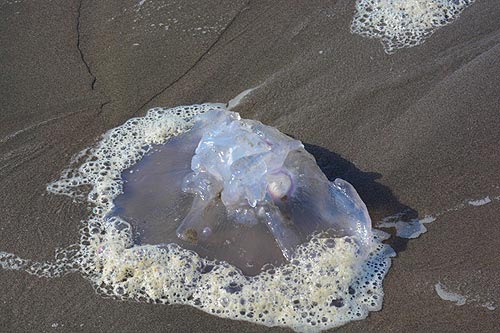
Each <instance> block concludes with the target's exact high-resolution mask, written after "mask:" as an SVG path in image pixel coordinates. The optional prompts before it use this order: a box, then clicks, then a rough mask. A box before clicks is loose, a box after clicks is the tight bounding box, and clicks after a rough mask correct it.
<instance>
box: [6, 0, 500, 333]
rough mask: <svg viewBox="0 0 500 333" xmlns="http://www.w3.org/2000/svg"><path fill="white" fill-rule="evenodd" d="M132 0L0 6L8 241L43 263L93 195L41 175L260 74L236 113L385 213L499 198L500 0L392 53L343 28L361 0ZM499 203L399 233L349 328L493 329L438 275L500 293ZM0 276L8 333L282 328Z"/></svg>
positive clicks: (476, 290)
mask: <svg viewBox="0 0 500 333" xmlns="http://www.w3.org/2000/svg"><path fill="white" fill-rule="evenodd" d="M137 3H138V1H118V0H109V1H106V2H100V1H96V2H88V1H81V2H78V1H62V0H59V1H50V2H49V1H28V0H25V1H19V2H16V3H14V2H13V1H3V2H1V3H0V17H1V20H0V27H1V28H0V31H1V33H0V45H2V47H1V48H0V73H1V77H2V80H0V91H1V93H0V96H1V100H2V112H1V113H0V187H1V188H2V191H1V192H0V212H1V213H2V214H1V217H0V250H1V251H6V252H11V253H15V254H17V255H19V256H21V257H23V258H29V259H34V260H40V261H42V260H50V259H52V258H53V255H54V250H55V248H58V247H65V246H68V245H70V244H72V243H75V242H77V241H78V228H79V221H80V220H82V219H85V217H86V216H87V212H86V208H85V207H84V206H83V205H82V204H76V203H73V202H72V200H71V199H69V198H65V197H58V196H54V195H51V194H48V193H46V190H45V188H46V184H47V183H48V182H50V181H52V180H54V179H56V178H57V177H58V175H59V173H60V172H61V171H62V170H63V169H64V168H65V167H66V166H67V165H68V164H69V159H70V158H71V156H72V155H73V154H75V153H77V152H79V151H80V150H82V149H83V148H85V147H88V146H90V145H92V144H93V143H95V142H96V140H97V139H98V138H99V136H100V135H101V134H102V133H104V132H105V131H106V130H108V129H110V128H113V127H116V126H118V125H120V124H121V123H123V122H124V121H125V120H127V119H128V118H130V117H132V116H140V115H144V114H145V112H146V111H147V109H148V108H149V107H153V106H175V105H181V104H193V103H200V102H205V101H210V102H225V101H228V100H230V99H231V98H233V97H234V96H236V95H238V94H239V93H240V92H242V91H244V90H246V89H249V88H251V87H255V86H258V85H261V87H260V88H259V89H256V90H255V91H253V92H252V94H251V95H250V96H249V97H248V98H247V99H246V100H244V101H243V102H242V104H241V105H239V106H238V107H237V111H239V112H240V113H241V115H242V116H243V117H245V118H253V119H258V120H260V121H262V122H264V123H266V124H268V125H273V126H276V127H278V128H279V129H280V130H281V131H282V132H285V133H287V134H289V135H292V136H293V137H295V138H297V139H300V140H301V141H303V142H305V143H307V144H308V147H309V149H311V150H312V151H313V153H314V155H315V156H316V158H317V159H318V160H319V162H320V165H322V167H323V168H324V169H325V171H326V173H327V174H328V176H329V177H331V178H334V177H336V176H340V177H344V178H345V179H346V180H348V181H350V182H352V183H353V185H355V187H356V188H357V189H358V190H359V192H360V195H361V197H362V198H363V199H364V200H365V202H366V203H367V206H368V207H369V210H370V214H371V215H372V218H373V220H374V222H376V221H379V220H380V219H381V218H383V217H384V216H387V215H391V214H394V213H397V212H400V211H401V210H402V209H407V210H408V211H410V212H411V214H412V215H414V216H417V215H418V216H420V217H424V216H425V215H436V214H439V213H441V212H443V211H446V210H448V209H450V208H453V207H455V206H456V205H458V204H460V203H462V202H464V201H467V200H470V199H478V198H483V197H486V196H490V197H495V196H500V187H499V186H500V173H499V172H498V170H499V167H498V166H499V165H500V149H499V148H500V131H499V130H498V129H499V128H500V79H499V78H500V46H499V43H500V32H499V31H500V30H499V29H500V21H499V20H498V17H499V15H500V3H499V2H498V1H495V0H483V1H481V0H478V1H477V3H475V4H474V5H472V6H471V7H470V8H468V9H466V10H465V11H464V12H463V13H462V15H461V17H460V18H459V19H458V20H457V21H456V22H454V23H453V24H451V25H449V26H447V27H445V28H442V29H440V30H438V31H437V32H436V33H435V34H434V35H433V36H432V37H431V38H430V39H429V40H427V42H426V43H424V44H423V45H421V46H418V47H415V48H411V49H403V50H400V51H398V52H396V53H395V54H393V55H390V56H389V55H387V54H385V53H384V52H383V48H382V46H381V45H380V43H379V41H377V40H369V39H365V38H362V37H360V36H357V35H352V34H351V33H350V32H349V26H350V20H351V19H352V16H353V15H354V11H355V8H354V1H338V2H331V3H325V2H324V1H303V2H299V1H290V0H286V1H285V0H283V1H272V2H271V1H236V0H233V1H225V2H224V3H222V4H221V3H220V2H218V1H213V0H207V1H204V2H202V3H201V4H200V1H195V0H184V1H169V2H168V3H167V2H163V1H158V3H166V4H167V5H166V7H163V8H161V9H160V10H158V9H157V8H158V7H159V6H160V5H159V4H155V5H152V4H151V3H149V2H148V3H146V4H144V5H143V6H142V7H140V8H139V7H134V6H135V5H136V4H137ZM179 6H181V7H182V8H181V9H179ZM159 23H162V24H163V25H160V24H159ZM153 24H154V26H152V25H153ZM166 26H168V30H167V28H165V27H166ZM198 28H201V29H198ZM203 31H205V33H203ZM135 44H137V45H135ZM499 212H500V201H495V200H494V201H493V202H492V203H490V204H487V205H484V206H479V207H473V206H470V205H466V206H465V208H463V209H460V210H457V211H452V212H449V213H445V214H442V215H440V216H439V217H438V219H437V220H436V221H435V222H433V223H431V224H427V225H426V227H427V229H428V232H427V233H426V234H423V235H422V236H420V238H418V239H415V240H410V241H407V240H402V239H393V240H392V242H393V244H394V247H395V248H396V249H397V251H398V256H397V258H395V259H394V260H393V266H392V268H391V269H390V271H389V274H388V276H387V277H386V279H385V281H384V287H385V288H384V290H385V292H386V296H385V299H384V307H383V309H382V310H381V311H379V312H374V313H371V314H370V316H369V317H368V318H367V319H365V320H362V321H359V322H353V323H350V324H348V325H346V326H343V327H341V328H340V329H338V331H340V332H359V331H370V332H382V331H383V332H399V331H403V330H405V331H412V332H413V331H422V332H454V331H462V332H478V331H482V332H494V331H496V330H495V328H498V326H499V325H500V320H499V319H498V318H499V316H498V311H499V310H498V309H497V310H494V311H490V310H488V309H486V308H485V307H482V306H480V304H479V303H481V302H480V301H478V302H471V303H468V304H465V305H463V306H457V305H455V304H453V303H451V302H448V301H444V300H442V299H441V298H439V297H438V295H437V294H436V292H435V290H434V286H435V284H436V283H438V282H442V283H443V284H444V285H446V286H448V287H449V288H451V289H453V288H455V290H458V289H460V288H462V289H461V290H463V292H464V293H466V294H467V295H476V297H477V298H478V299H484V300H496V302H497V303H498V302H499V300H500V288H499V287H498V281H500V269H499V267H500V260H499V258H498V248H500V237H499V235H500V232H499V227H498V215H499ZM0 289H1V290H2V292H1V293H0V330H1V331H47V332H49V331H88V332H90V331H92V332H96V331H193V332H202V331H221V332H233V331H236V330H238V331H241V332H261V331H262V332H264V331H280V330H283V331H286V329H276V328H273V329H269V328H266V327H261V326H257V325H252V324H249V323H246V322H237V321H231V320H227V319H220V318H216V317H213V316H210V315H208V314H205V313H203V312H201V311H199V310H195V309H193V308H190V307H184V306H160V305H151V304H139V303H133V302H121V301H116V300H113V299H104V298H102V297H101V296H99V295H97V294H95V292H94V291H93V288H92V286H91V284H90V283H89V282H88V281H87V280H85V279H84V278H83V277H81V276H80V275H79V274H70V275H67V276H65V277H62V278H56V279H44V278H37V277H34V276H30V275H28V274H26V273H24V272H17V271H5V270H0ZM469 298H470V297H469ZM497 306H498V304H497Z"/></svg>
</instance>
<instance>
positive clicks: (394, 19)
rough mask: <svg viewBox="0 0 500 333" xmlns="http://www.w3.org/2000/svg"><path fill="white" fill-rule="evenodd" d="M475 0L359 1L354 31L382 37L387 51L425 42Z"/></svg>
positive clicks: (365, 35) (354, 20)
mask: <svg viewBox="0 0 500 333" xmlns="http://www.w3.org/2000/svg"><path fill="white" fill-rule="evenodd" d="M473 2H474V0H358V1H357V2H356V9H357V12H356V14H355V15H354V18H353V21H352V25H351V31H352V32H353V33H356V34H359V35H361V36H364V37H369V38H379V39H380V40H381V42H382V44H383V45H384V49H385V52H386V53H389V54H390V53H394V52H395V51H396V50H398V49H401V48H404V47H412V46H416V45H419V44H422V43H423V42H424V41H425V39H426V38H428V37H430V36H431V35H432V34H433V33H434V31H436V30H437V29H438V28H440V27H443V26H445V25H448V24H450V23H451V22H453V21H454V20H456V19H457V18H458V17H459V15H460V13H461V12H462V11H463V10H464V9H465V8H467V7H468V6H469V5H471V4H472V3H473Z"/></svg>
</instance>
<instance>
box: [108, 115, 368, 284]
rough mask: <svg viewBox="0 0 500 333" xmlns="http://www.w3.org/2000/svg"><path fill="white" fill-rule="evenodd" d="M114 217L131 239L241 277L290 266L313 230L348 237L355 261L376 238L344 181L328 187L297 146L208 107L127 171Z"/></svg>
mask: <svg viewBox="0 0 500 333" xmlns="http://www.w3.org/2000/svg"><path fill="white" fill-rule="evenodd" d="M124 180H125V184H124V188H123V192H124V194H122V195H120V196H118V197H117V199H116V200H115V209H114V210H113V212H112V214H111V215H114V216H120V217H122V218H124V219H126V220H127V221H129V222H130V223H131V224H132V225H133V226H134V228H135V230H136V234H137V235H138V236H137V237H136V242H138V243H148V244H168V243H172V242H175V243H179V244H180V245H181V246H182V247H184V248H187V249H190V250H194V251H196V252H197V253H198V254H200V255H201V256H204V257H207V258H210V259H216V260H223V261H227V262H229V263H231V264H233V265H235V266H236V267H238V268H239V269H241V270H242V271H243V272H244V273H245V274H248V275H255V274H258V273H259V272H260V271H261V269H262V267H263V266H265V265H266V264H272V265H278V264H281V263H283V262H287V261H291V260H292V259H293V257H294V253H295V250H296V248H297V246H298V245H300V244H302V243H305V242H307V241H308V240H309V239H310V238H311V236H312V235H313V234H317V233H319V232H324V233H328V234H329V235H331V236H333V237H344V236H351V238H352V239H354V240H355V241H356V242H358V244H359V246H360V249H361V250H360V251H361V254H360V255H361V256H362V255H367V254H368V251H369V250H370V248H371V242H372V239H373V235H372V232H371V221H370V218H369V215H368V212H367V210H366V206H365V204H364V203H363V201H362V200H361V199H360V197H359V196H358V194H357V193H356V190H355V189H354V188H353V187H352V186H351V185H350V184H349V183H347V182H346V181H344V180H341V179H336V180H335V181H334V182H330V181H329V180H328V179H327V178H326V176H325V175H324V174H323V173H322V171H321V170H320V168H319V167H318V166H317V164H316V161H315V159H314V157H313V156H312V155H311V154H309V153H308V152H307V151H306V150H305V149H304V146H303V145H302V143H301V142H300V141H298V140H295V139H293V138H291V137H289V136H287V135H285V134H283V133H281V132H279V131H278V130H277V129H275V128H273V127H270V126H266V125H263V124H262V123H260V122H258V121H254V120H246V119H241V118H240V116H239V114H238V113H235V112H230V111H225V110H210V111H208V112H206V113H204V114H202V115H199V116H198V118H197V119H196V120H195V124H194V126H193V128H192V129H191V130H189V131H187V132H185V133H183V134H180V135H178V136H176V137H173V138H171V139H170V140H168V141H167V142H166V143H165V144H162V145H157V146H155V147H154V149H153V150H151V151H150V153H149V154H147V155H146V156H145V157H144V158H143V159H142V160H141V161H139V162H138V163H137V164H136V165H134V166H133V168H131V169H129V170H127V171H126V172H125V177H124Z"/></svg>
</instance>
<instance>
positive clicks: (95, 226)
mask: <svg viewBox="0 0 500 333" xmlns="http://www.w3.org/2000/svg"><path fill="white" fill-rule="evenodd" d="M84 158H85V161H84V162H83V164H82V165H81V166H79V167H74V168H69V169H68V170H66V171H65V172H64V173H63V175H62V176H61V178H60V179H59V180H58V181H56V182H54V183H52V184H50V185H49V190H50V191H52V192H55V193H59V194H66V195H71V196H74V197H78V196H80V197H81V196H82V195H86V200H87V201H88V202H89V204H90V205H91V207H92V208H93V213H92V215H91V217H90V218H89V220H88V221H86V222H85V224H84V226H83V228H82V234H81V244H80V255H79V257H78V258H79V259H78V260H79V264H80V266H81V269H80V270H81V271H82V272H84V273H85V276H87V277H88V278H89V279H90V280H91V281H92V282H93V283H94V284H95V286H96V288H97V290H98V291H100V292H102V293H104V294H107V295H112V296H115V297H118V298H122V299H134V300H139V301H150V302H156V303H166V304H170V303H177V304H186V305H191V306H195V307H197V308H200V309H202V310H204V311H206V312H208V313H211V314H214V315H217V316H221V317H226V318H231V319H237V320H247V321H251V322H256V323H260V324H264V325H267V326H288V327H291V328H293V329H295V330H298V331H319V330H322V329H326V328H331V327H336V326H340V325H342V324H344V323H346V322H349V321H352V320H359V319H362V318H365V317H366V316H367V315H368V312H369V311H375V310H379V309H380V308H381V306H382V298H383V290H382V280H383V278H384V276H385V274H386V273H387V270H388V269H389V266H390V258H389V257H390V256H391V255H393V252H392V250H391V249H390V247H389V246H387V245H384V244H382V243H381V240H382V239H381V237H382V236H380V234H379V233H378V232H376V230H372V228H371V221H370V217H369V215H368V212H367V210H366V206H365V205H364V203H363V201H362V200H361V199H360V197H359V196H358V194H357V193H356V190H355V189H354V188H353V187H352V186H351V185H350V184H349V183H347V182H345V181H343V180H341V179H337V180H335V181H334V182H330V181H329V180H328V179H327V178H326V176H325V175H324V174H323V173H322V172H321V170H320V169H319V167H318V166H317V164H316V161H315V160H314V158H313V157H312V155H310V154H309V153H308V152H307V151H306V150H305V149H304V146H303V145H302V143H301V142H300V141H297V140H295V139H292V138H290V137H288V136H286V135H284V134H282V133H280V132H279V131H278V130H277V129H275V128H272V127H270V126H266V125H263V124H262V123H260V122H258V121H253V120H245V119H241V118H240V116H239V115H238V114H237V113H235V112H230V111H226V110H225V109H224V106H223V105H222V104H202V105H194V106H182V107H177V108H173V109H162V108H156V109H152V110H150V111H149V112H148V114H147V115H146V116H145V117H142V118H133V119H130V120H129V121H127V122H126V123H125V124H124V125H122V126H120V127H117V128H115V129H112V130H110V131H109V132H108V133H106V134H105V135H104V136H103V138H102V140H101V141H100V142H99V143H98V144H97V145H96V146H95V147H94V148H92V149H90V150H89V151H88V152H87V153H86V157H84ZM89 186H90V188H91V189H90V191H89V192H88V193H86V192H85V188H86V187H87V188H88V187H89Z"/></svg>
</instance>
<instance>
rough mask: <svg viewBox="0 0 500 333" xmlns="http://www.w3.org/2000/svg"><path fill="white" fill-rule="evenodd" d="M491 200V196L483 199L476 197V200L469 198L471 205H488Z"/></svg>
mask: <svg viewBox="0 0 500 333" xmlns="http://www.w3.org/2000/svg"><path fill="white" fill-rule="evenodd" d="M490 202H491V199H490V197H489V196H488V197H485V198H482V199H476V200H469V202H468V204H469V205H471V206H476V207H477V206H483V205H487V204H489V203H490Z"/></svg>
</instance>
